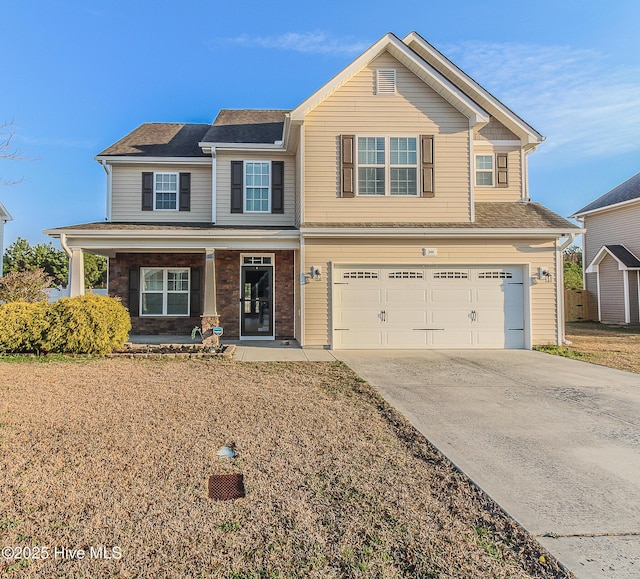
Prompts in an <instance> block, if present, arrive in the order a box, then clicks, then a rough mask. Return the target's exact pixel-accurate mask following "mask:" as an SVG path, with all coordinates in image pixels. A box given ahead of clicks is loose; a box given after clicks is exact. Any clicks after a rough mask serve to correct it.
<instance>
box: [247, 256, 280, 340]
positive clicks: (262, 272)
mask: <svg viewBox="0 0 640 579" xmlns="http://www.w3.org/2000/svg"><path fill="white" fill-rule="evenodd" d="M240 336H241V337H249V336H251V337H264V338H273V267H271V266H264V265H243V266H242V287H241V292H240Z"/></svg>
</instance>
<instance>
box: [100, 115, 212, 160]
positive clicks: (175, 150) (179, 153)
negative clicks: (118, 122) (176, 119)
mask: <svg viewBox="0 0 640 579" xmlns="http://www.w3.org/2000/svg"><path fill="white" fill-rule="evenodd" d="M210 127H211V125H208V124H205V123H197V124H196V123H189V124H185V123H144V124H143V125H140V126H139V127H138V128H137V129H134V130H133V131H131V132H130V133H129V134H128V135H127V136H126V137H124V138H122V139H120V140H119V141H118V142H117V143H114V144H113V145H111V146H110V147H107V148H106V149H105V150H104V151H102V153H100V154H99V155H98V157H103V156H104V157H107V156H126V157H207V156H208V155H205V154H204V153H203V152H202V149H201V148H200V147H199V146H198V143H199V142H200V140H201V139H202V137H204V135H205V134H206V132H207V131H208V130H209V128H210Z"/></svg>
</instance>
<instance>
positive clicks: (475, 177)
mask: <svg viewBox="0 0 640 579" xmlns="http://www.w3.org/2000/svg"><path fill="white" fill-rule="evenodd" d="M478 157H491V170H489V169H478ZM478 173H491V185H479V184H478ZM473 185H474V187H481V188H482V187H484V188H485V189H487V188H495V186H496V156H495V154H494V153H476V154H475V155H474V156H473Z"/></svg>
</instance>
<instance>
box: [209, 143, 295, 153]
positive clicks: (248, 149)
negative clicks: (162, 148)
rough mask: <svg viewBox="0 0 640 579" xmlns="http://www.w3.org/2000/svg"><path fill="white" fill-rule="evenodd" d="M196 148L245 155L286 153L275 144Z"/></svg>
mask: <svg viewBox="0 0 640 579" xmlns="http://www.w3.org/2000/svg"><path fill="white" fill-rule="evenodd" d="M198 147H200V148H202V150H203V151H206V152H208V151H210V150H211V149H212V148H215V150H216V151H231V152H233V151H239V152H245V153H252V152H256V153H260V152H262V151H276V152H279V153H286V152H287V149H286V147H283V146H282V144H281V143H280V144H276V143H205V142H202V143H198Z"/></svg>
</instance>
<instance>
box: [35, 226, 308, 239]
mask: <svg viewBox="0 0 640 579" xmlns="http://www.w3.org/2000/svg"><path fill="white" fill-rule="evenodd" d="M43 233H44V234H45V235H49V236H50V237H60V235H61V234H64V235H66V236H67V238H69V239H71V238H77V237H94V238H98V237H102V238H105V239H113V238H116V237H118V238H123V239H124V238H126V239H150V238H154V237H163V238H166V239H186V238H198V239H274V238H283V239H285V238H289V239H298V238H299V237H300V232H299V231H298V230H297V229H284V230H283V229H274V230H268V231H266V230H264V229H222V228H211V229H210V230H205V229H201V230H197V231H193V230H189V229H180V230H171V229H140V230H135V229H71V228H69V229H65V228H57V229H45V230H44V231H43Z"/></svg>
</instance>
